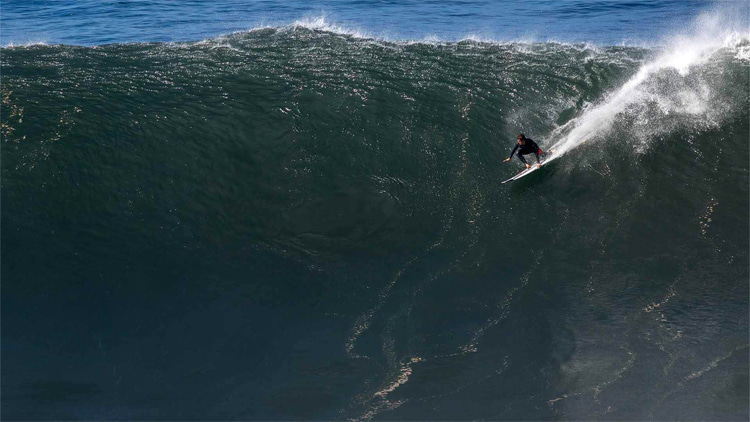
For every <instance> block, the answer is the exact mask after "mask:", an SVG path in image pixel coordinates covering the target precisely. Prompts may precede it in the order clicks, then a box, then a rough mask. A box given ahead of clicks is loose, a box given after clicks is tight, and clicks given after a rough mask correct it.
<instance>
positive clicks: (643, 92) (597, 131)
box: [550, 12, 750, 158]
mask: <svg viewBox="0 0 750 422" xmlns="http://www.w3.org/2000/svg"><path fill="white" fill-rule="evenodd" d="M723 13H724V12H711V13H706V14H704V15H701V16H699V17H698V18H697V19H696V21H695V22H694V23H693V25H692V27H691V32H689V33H685V34H678V35H674V36H672V37H671V38H670V39H669V40H668V47H667V48H665V49H663V50H662V51H661V53H660V54H658V55H657V56H656V57H655V58H654V59H652V60H650V61H648V62H646V63H645V64H644V65H642V66H641V68H640V69H639V70H638V71H637V72H636V74H635V75H633V76H632V77H631V78H630V79H629V80H628V81H627V82H626V83H625V84H623V85H622V86H621V87H620V88H619V89H617V90H616V91H614V92H613V93H611V94H610V95H608V96H606V97H605V99H604V100H603V101H601V102H599V103H598V104H596V105H594V106H591V107H589V108H586V109H584V110H583V112H582V114H581V115H580V117H578V118H576V119H573V120H571V121H569V122H568V123H567V124H565V125H563V126H561V127H559V128H557V129H556V130H555V131H553V133H552V138H553V139H558V140H557V141H556V142H554V143H553V145H552V146H551V147H550V149H553V150H555V151H556V153H557V155H556V158H559V157H560V156H562V155H563V154H565V153H567V152H568V151H570V150H572V149H574V148H576V147H578V146H580V145H582V144H584V143H586V142H588V141H589V140H592V139H597V138H601V137H603V136H604V135H606V134H607V133H608V132H609V130H610V129H611V127H612V125H613V123H614V122H615V121H616V119H617V118H618V117H619V116H621V115H630V116H631V117H633V118H634V119H635V123H636V125H635V126H636V127H637V126H641V127H647V128H648V130H647V132H648V133H638V131H634V132H635V133H634V134H635V135H640V136H638V137H639V138H640V139H641V140H642V141H641V145H640V146H639V147H640V149H641V150H644V149H645V148H643V146H644V143H645V142H647V141H646V140H645V138H646V137H647V136H648V135H649V134H651V135H653V134H654V133H658V132H659V131H660V130H661V129H660V127H659V126H658V125H655V124H654V122H653V121H654V120H655V119H658V118H659V117H663V116H666V115H669V114H686V115H690V116H691V117H692V118H694V119H696V118H697V119H698V121H699V123H701V124H704V125H715V124H716V123H718V122H717V119H721V118H722V115H721V114H722V113H723V112H726V111H727V110H720V111H716V112H715V111H714V110H713V109H712V108H711V107H710V102H711V100H712V89H711V83H712V82H713V81H712V80H711V77H710V75H708V76H705V77H704V76H701V75H698V76H694V75H692V74H693V73H700V72H701V71H704V70H705V67H706V65H707V64H709V63H710V62H711V60H712V59H714V58H715V57H716V55H717V53H719V52H721V51H723V50H726V49H730V50H736V52H735V56H739V57H746V56H747V55H748V48H747V44H748V40H749V39H750V37H749V36H748V35H743V33H742V32H740V31H738V30H737V29H736V25H730V24H727V19H729V18H728V17H727V16H724V15H723ZM716 34H719V36H716ZM696 81H697V82H696ZM649 105H656V108H657V109H658V110H660V112H661V114H662V116H655V115H653V114H652V113H651V111H650V110H647V109H648V106H649Z"/></svg>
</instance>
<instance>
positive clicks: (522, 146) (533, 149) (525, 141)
mask: <svg viewBox="0 0 750 422" xmlns="http://www.w3.org/2000/svg"><path fill="white" fill-rule="evenodd" d="M516 150H518V154H517V155H518V159H519V160H521V162H522V163H524V164H526V168H527V169H528V168H531V165H530V164H529V163H527V162H526V159H525V158H523V156H524V155H528V154H534V155H535V156H536V166H537V167H541V166H542V164H541V163H540V162H539V156H540V155H542V149H541V148H539V145H537V144H536V142H534V140H533V139H531V138H527V137H526V136H524V134H523V133H519V134H518V143H517V144H516V146H515V147H513V151H511V152H510V157H508V158H506V159H505V160H503V163H507V162H508V161H510V159H511V158H513V154H515V153H516Z"/></svg>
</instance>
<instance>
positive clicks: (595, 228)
mask: <svg viewBox="0 0 750 422" xmlns="http://www.w3.org/2000/svg"><path fill="white" fill-rule="evenodd" d="M748 48H750V42H749V41H748V38H747V37H746V36H741V35H735V36H733V37H726V38H724V39H711V40H710V41H706V42H699V40H697V39H696V38H690V39H687V40H686V41H685V42H684V43H683V44H680V43H676V44H674V48H670V47H667V48H664V49H645V48H637V47H594V46H587V45H577V44H574V45H569V44H562V43H506V44H501V43H483V42H478V41H471V40H465V41H461V42H457V43H441V42H434V43H425V42H422V43H389V42H384V41H376V40H372V39H366V38H358V37H356V36H353V35H347V34H342V33H335V32H330V31H321V30H319V29H316V28H310V27H306V26H305V25H292V26H288V27H281V28H265V29H259V30H254V31H250V32H246V33H237V34H233V35H230V36H226V37H221V38H217V39H211V40H207V41H203V42H198V43H184V44H161V43H145V44H125V45H107V46H100V47H94V48H85V47H70V46H44V45H42V46H33V45H32V46H26V47H16V48H6V49H4V50H3V62H2V73H3V80H2V88H3V101H2V110H1V111H2V113H1V114H2V122H3V124H2V134H3V140H2V153H3V154H2V159H3V160H2V204H3V212H2V228H3V236H2V258H3V267H2V276H3V281H4V283H3V289H2V299H3V307H2V319H3V321H4V325H3V342H2V353H3V358H4V364H5V365H4V369H3V396H4V398H3V410H2V412H3V415H2V416H3V417H5V418H9V419H23V418H31V419H44V418H67V417H70V418H75V419H84V418H85V419H164V418H169V419H194V418H198V419H244V420H250V419H265V420H268V419H355V420H369V419H388V420H417V419H462V420H468V419H496V420H500V419H503V420H530V419H534V420H543V419H544V420H547V419H557V418H562V419H574V420H583V419H599V418H612V419H630V420H644V419H693V418H695V419H703V420H716V419H722V420H730V419H738V420H746V419H747V418H748V413H747V411H748V410H747V409H748V389H747V385H748V363H747V362H748V328H749V327H748V293H749V292H748V283H747V281H748V276H749V274H748V265H747V263H748V258H749V256H748V242H749V239H748V232H749V229H750V227H749V224H748V215H749V211H750V210H749V205H748V195H749V192H748V160H749V157H750V152H749V151H748V133H750V121H749V120H750V118H749V117H748V113H747V110H748V109H750V92H749V89H748V82H747V81H748V77H749V72H750V65H749V62H748V51H749V50H748ZM518 132H524V133H525V134H526V135H527V136H529V137H531V138H534V139H535V140H537V142H538V143H539V144H540V145H541V146H542V147H543V148H545V149H548V148H554V149H557V150H558V151H559V152H560V153H561V155H562V157H561V158H560V159H558V160H556V161H555V162H554V163H551V164H550V165H549V166H547V167H546V168H545V169H543V171H539V172H536V173H534V174H533V175H531V176H529V177H527V178H524V179H523V180H521V181H519V182H515V183H514V184H512V185H501V184H500V181H502V180H505V179H507V178H509V177H510V176H511V175H513V174H514V173H515V172H516V171H518V170H520V163H519V162H517V161H515V160H514V161H512V162H511V163H505V164H503V163H502V160H503V159H504V158H506V157H507V155H508V153H509V152H510V149H511V148H512V146H513V141H514V139H515V135H516V134H517V133H518Z"/></svg>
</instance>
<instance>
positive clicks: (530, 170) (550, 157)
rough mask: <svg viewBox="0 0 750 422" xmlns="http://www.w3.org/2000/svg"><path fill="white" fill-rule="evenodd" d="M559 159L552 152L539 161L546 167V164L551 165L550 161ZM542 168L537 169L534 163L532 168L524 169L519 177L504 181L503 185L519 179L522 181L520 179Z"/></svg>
mask: <svg viewBox="0 0 750 422" xmlns="http://www.w3.org/2000/svg"><path fill="white" fill-rule="evenodd" d="M557 157H558V155H557V154H555V153H554V152H551V151H550V152H548V153H547V155H546V157H544V158H542V159H541V160H539V163H540V164H541V165H542V167H544V165H545V164H547V163H549V162H550V161H552V160H554V159H555V158H557ZM542 167H537V166H536V163H534V164H532V165H531V167H529V168H527V169H524V170H523V171H522V172H520V173H518V174H517V175H515V176H513V177H511V178H510V179H508V180H506V181H504V182H503V183H508V182H512V181H514V180H518V179H520V178H522V177H524V176H528V175H529V174H531V173H533V172H535V171H537V170H539V169H540V168H542Z"/></svg>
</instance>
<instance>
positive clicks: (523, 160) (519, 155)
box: [516, 152, 528, 164]
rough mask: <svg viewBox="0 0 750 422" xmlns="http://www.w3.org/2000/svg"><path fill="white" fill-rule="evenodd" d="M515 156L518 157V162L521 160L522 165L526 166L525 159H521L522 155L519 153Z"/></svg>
mask: <svg viewBox="0 0 750 422" xmlns="http://www.w3.org/2000/svg"><path fill="white" fill-rule="evenodd" d="M516 155H517V156H518V159H519V160H521V162H522V163H524V164H528V163H527V162H526V159H525V158H523V155H522V154H521V153H520V152H519V153H518V154H516Z"/></svg>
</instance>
